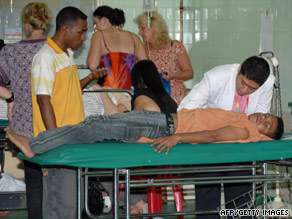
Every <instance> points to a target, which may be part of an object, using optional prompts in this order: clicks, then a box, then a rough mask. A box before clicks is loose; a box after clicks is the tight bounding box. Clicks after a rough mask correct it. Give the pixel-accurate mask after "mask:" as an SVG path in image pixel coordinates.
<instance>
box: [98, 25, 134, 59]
mask: <svg viewBox="0 0 292 219" xmlns="http://www.w3.org/2000/svg"><path fill="white" fill-rule="evenodd" d="M97 33H100V34H101V37H102V39H103V43H102V45H101V54H103V55H104V54H107V53H109V52H121V53H128V54H133V55H135V52H136V44H137V45H138V44H139V41H138V40H137V39H135V38H136V37H137V36H136V35H135V34H133V33H131V32H129V31H125V30H122V29H120V28H118V27H112V28H109V29H106V30H102V31H98V32H97Z"/></svg>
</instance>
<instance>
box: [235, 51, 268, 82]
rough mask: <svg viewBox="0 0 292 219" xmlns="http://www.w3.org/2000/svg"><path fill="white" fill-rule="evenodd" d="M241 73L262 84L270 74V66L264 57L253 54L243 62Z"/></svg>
mask: <svg viewBox="0 0 292 219" xmlns="http://www.w3.org/2000/svg"><path fill="white" fill-rule="evenodd" d="M239 73H240V74H242V75H244V76H245V77H246V78H247V79H248V80H252V81H254V82H256V83H257V84H258V85H259V86H262V85H263V84H264V83H265V81H266V80H267V79H268V77H269V75H270V66H269V64H268V62H267V61H266V60H265V59H264V58H262V57H258V56H252V57H249V58H248V59H246V60H245V61H244V62H243V63H242V65H241V69H240V72H239Z"/></svg>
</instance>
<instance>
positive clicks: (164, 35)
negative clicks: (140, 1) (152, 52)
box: [134, 11, 171, 47]
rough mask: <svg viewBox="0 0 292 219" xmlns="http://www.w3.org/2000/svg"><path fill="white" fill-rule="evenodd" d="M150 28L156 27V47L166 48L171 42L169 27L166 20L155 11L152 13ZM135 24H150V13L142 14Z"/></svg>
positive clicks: (135, 20)
mask: <svg viewBox="0 0 292 219" xmlns="http://www.w3.org/2000/svg"><path fill="white" fill-rule="evenodd" d="M150 15H151V17H150V27H154V28H155V30H156V32H155V45H156V46H157V47H161V46H164V45H165V44H167V43H168V42H170V41H171V39H170V37H169V33H168V27H167V25H166V22H165V20H164V19H163V18H162V16H161V15H160V14H159V13H158V12H156V11H153V12H152V13H150ZM134 22H135V23H136V24H138V25H140V24H144V25H147V24H148V12H143V13H142V14H140V15H138V16H137V17H136V18H135V19H134Z"/></svg>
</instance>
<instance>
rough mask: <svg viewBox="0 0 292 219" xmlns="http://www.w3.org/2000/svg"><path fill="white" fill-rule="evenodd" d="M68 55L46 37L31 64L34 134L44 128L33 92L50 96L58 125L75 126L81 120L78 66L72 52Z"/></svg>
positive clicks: (81, 107)
mask: <svg viewBox="0 0 292 219" xmlns="http://www.w3.org/2000/svg"><path fill="white" fill-rule="evenodd" d="M67 53H68V55H67V54H66V53H65V52H64V51H62V50H61V49H60V48H59V47H58V45H57V44H56V43H55V42H54V41H53V40H52V39H51V38H48V40H47V41H46V43H45V45H44V46H43V47H42V48H41V49H40V51H39V52H38V53H37V54H36V55H35V57H34V59H33V63H32V77H31V85H32V89H31V90H32V106H33V129H34V136H37V135H38V133H39V132H41V131H45V130H46V128H45V126H44V123H43V120H42V116H41V113H40V109H39V106H38V103H37V101H36V95H49V96H50V97H51V98H50V102H51V104H52V106H53V109H54V113H55V117H56V122H57V127H62V126H65V125H75V124H77V123H79V122H81V121H83V120H84V109H83V101H82V94H81V87H80V81H79V76H78V69H77V66H76V65H75V64H74V59H73V52H72V50H71V49H68V50H67Z"/></svg>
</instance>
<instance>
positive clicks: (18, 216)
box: [1, 200, 195, 219]
mask: <svg viewBox="0 0 292 219" xmlns="http://www.w3.org/2000/svg"><path fill="white" fill-rule="evenodd" d="M187 203H188V205H187V206H186V207H184V210H186V211H192V210H194V206H195V202H194V201H192V200H189V201H187ZM163 211H165V212H167V211H175V207H174V202H173V201H169V202H168V204H165V205H163ZM2 218H3V219H27V212H26V211H25V210H13V211H10V214H9V215H8V216H7V217H1V219H2ZM176 218H177V217H174V216H169V217H164V219H176ZM184 218H185V219H193V218H195V216H185V217H184ZM83 219H88V217H83Z"/></svg>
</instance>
